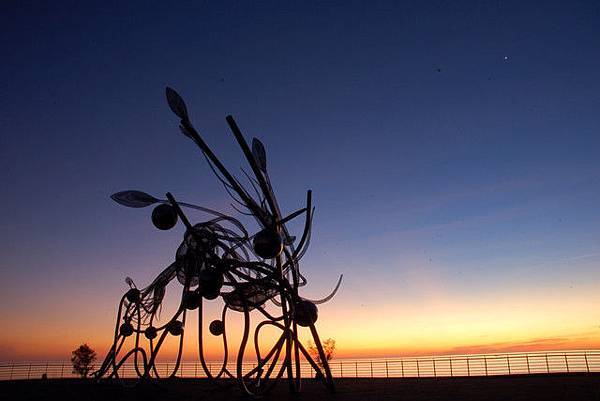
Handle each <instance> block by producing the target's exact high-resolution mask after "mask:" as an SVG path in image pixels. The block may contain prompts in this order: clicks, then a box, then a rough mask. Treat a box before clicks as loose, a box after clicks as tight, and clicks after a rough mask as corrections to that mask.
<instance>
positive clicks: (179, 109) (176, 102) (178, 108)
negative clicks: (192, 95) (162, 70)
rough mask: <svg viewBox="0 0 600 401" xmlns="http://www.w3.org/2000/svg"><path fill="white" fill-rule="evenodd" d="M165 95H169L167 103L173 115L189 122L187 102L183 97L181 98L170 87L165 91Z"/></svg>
mask: <svg viewBox="0 0 600 401" xmlns="http://www.w3.org/2000/svg"><path fill="white" fill-rule="evenodd" d="M165 93H166V95H167V103H169V107H170V108H171V111H172V112H173V113H175V114H176V115H177V117H179V118H181V119H182V120H187V119H188V112H187V107H185V102H184V101H183V99H182V98H181V96H179V94H178V93H177V92H175V90H174V89H172V88H169V87H168V86H167V88H166V89H165Z"/></svg>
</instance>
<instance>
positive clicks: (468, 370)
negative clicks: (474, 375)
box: [467, 357, 471, 376]
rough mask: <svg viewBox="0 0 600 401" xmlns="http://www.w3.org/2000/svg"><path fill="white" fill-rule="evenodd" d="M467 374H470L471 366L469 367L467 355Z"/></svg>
mask: <svg viewBox="0 0 600 401" xmlns="http://www.w3.org/2000/svg"><path fill="white" fill-rule="evenodd" d="M467 376H471V368H470V367H469V358H468V357H467Z"/></svg>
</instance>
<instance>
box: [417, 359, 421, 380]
mask: <svg viewBox="0 0 600 401" xmlns="http://www.w3.org/2000/svg"><path fill="white" fill-rule="evenodd" d="M417 377H421V372H420V371H419V360H418V359H417Z"/></svg>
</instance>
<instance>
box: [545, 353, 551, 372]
mask: <svg viewBox="0 0 600 401" xmlns="http://www.w3.org/2000/svg"><path fill="white" fill-rule="evenodd" d="M545 356H546V373H550V365H549V364H548V354H546V355H545Z"/></svg>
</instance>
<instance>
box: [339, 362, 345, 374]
mask: <svg viewBox="0 0 600 401" xmlns="http://www.w3.org/2000/svg"><path fill="white" fill-rule="evenodd" d="M340 377H344V367H343V366H342V361H340Z"/></svg>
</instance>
